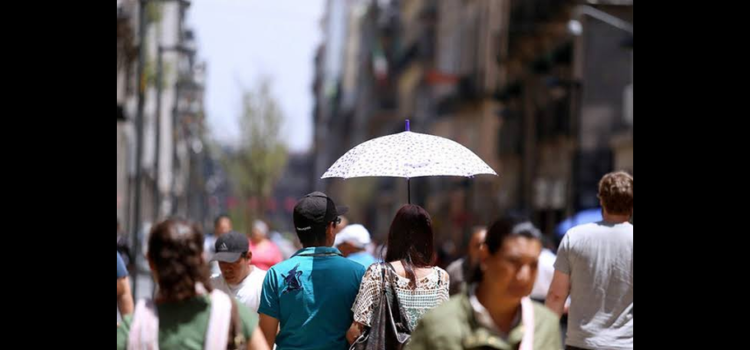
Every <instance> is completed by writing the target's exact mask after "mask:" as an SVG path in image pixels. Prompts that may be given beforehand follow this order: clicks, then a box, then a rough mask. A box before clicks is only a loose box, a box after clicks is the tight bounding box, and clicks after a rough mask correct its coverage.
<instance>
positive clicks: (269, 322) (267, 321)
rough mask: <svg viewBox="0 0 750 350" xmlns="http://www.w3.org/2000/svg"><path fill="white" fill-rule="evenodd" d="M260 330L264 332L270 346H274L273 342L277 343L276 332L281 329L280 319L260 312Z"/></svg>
mask: <svg viewBox="0 0 750 350" xmlns="http://www.w3.org/2000/svg"><path fill="white" fill-rule="evenodd" d="M260 330H261V331H262V332H263V336H264V337H265V339H266V343H268V347H269V348H272V347H273V344H274V343H276V334H277V333H278V330H279V320H277V319H275V318H273V317H271V316H268V315H266V314H260ZM253 337H254V335H253Z"/></svg>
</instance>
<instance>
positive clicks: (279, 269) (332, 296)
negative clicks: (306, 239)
mask: <svg viewBox="0 0 750 350" xmlns="http://www.w3.org/2000/svg"><path fill="white" fill-rule="evenodd" d="M364 274H365V268H364V267H363V266H362V265H361V264H358V263H356V262H354V261H352V260H349V259H346V258H344V257H343V256H341V252H339V250H338V249H336V248H332V247H309V248H303V249H300V250H299V251H297V253H295V254H294V255H292V257H291V258H289V259H288V260H286V261H282V262H280V263H278V264H276V265H274V266H272V267H271V268H270V269H269V270H268V273H267V274H266V278H265V280H264V281H263V291H262V293H261V298H260V307H259V308H258V313H261V314H265V315H268V316H271V317H273V318H276V319H277V320H279V325H280V330H279V334H278V335H277V336H276V345H277V347H278V350H285V349H295V350H301V349H306V350H317V349H320V350H323V349H326V350H327V349H340V350H346V349H348V348H349V343H348V342H347V341H346V331H347V330H348V329H349V326H351V324H352V321H353V315H352V311H351V309H352V305H353V304H354V299H355V298H356V297H357V293H358V292H359V284H360V282H362V276H363V275H364Z"/></svg>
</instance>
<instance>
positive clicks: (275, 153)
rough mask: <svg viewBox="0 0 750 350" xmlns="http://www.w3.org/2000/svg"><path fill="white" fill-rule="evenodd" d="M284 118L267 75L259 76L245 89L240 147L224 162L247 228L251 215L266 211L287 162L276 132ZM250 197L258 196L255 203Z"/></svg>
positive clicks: (240, 125) (285, 147) (286, 156)
mask: <svg viewBox="0 0 750 350" xmlns="http://www.w3.org/2000/svg"><path fill="white" fill-rule="evenodd" d="M283 120H284V116H283V114H282V111H281V109H280V108H279V104H278V102H277V100H276V99H275V97H274V96H273V95H272V94H271V83H270V81H269V80H268V79H262V80H261V81H260V82H259V83H258V85H257V86H256V87H255V88H254V89H245V91H244V92H243V96H242V115H241V116H240V120H239V127H240V137H241V141H240V145H239V149H237V150H236V152H232V153H231V154H229V155H228V156H227V157H225V161H224V163H225V168H226V169H227V173H228V174H229V176H230V177H231V178H232V182H233V184H234V186H235V189H236V190H237V191H238V192H239V193H240V194H241V197H242V198H243V201H242V205H244V208H245V210H244V220H243V221H244V223H245V225H244V226H245V229H246V230H247V229H249V228H250V227H251V225H252V221H253V219H255V218H259V217H262V216H263V215H264V214H265V209H266V201H267V199H268V198H269V197H270V196H271V192H272V191H273V187H274V185H275V184H276V182H277V181H278V179H279V178H280V176H281V172H282V171H283V169H284V167H285V166H286V161H287V158H288V152H287V146H286V144H285V143H284V142H283V140H281V137H280V133H279V131H280V128H281V124H282V122H283ZM250 198H256V199H257V200H258V206H257V207H255V208H253V207H251V206H250V205H249V204H248V203H247V200H248V199H250ZM237 226H240V225H237Z"/></svg>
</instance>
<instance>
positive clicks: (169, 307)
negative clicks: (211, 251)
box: [117, 220, 268, 350]
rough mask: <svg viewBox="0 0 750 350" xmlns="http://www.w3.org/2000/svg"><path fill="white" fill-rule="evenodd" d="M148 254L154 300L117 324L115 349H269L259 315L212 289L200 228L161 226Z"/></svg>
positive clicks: (175, 222) (181, 224)
mask: <svg viewBox="0 0 750 350" xmlns="http://www.w3.org/2000/svg"><path fill="white" fill-rule="evenodd" d="M147 256H148V262H149V265H150V266H151V271H152V272H153V275H154V279H155V280H156V281H157V284H158V292H157V294H156V297H155V299H154V300H153V301H152V300H140V301H139V302H138V305H136V308H135V312H134V313H133V315H132V316H131V315H128V316H127V317H125V318H124V319H123V322H122V324H121V325H118V327H117V349H118V350H120V349H215V350H218V349H222V350H223V349H245V348H247V349H263V350H267V349H268V346H267V344H266V342H265V341H264V339H263V335H262V333H261V332H260V330H259V329H258V327H257V325H258V316H257V314H255V313H253V312H252V311H250V310H249V309H247V307H245V306H244V305H242V303H238V302H235V301H234V300H233V299H232V298H231V297H230V296H228V295H226V294H224V293H223V292H221V291H219V290H212V288H211V285H210V283H209V278H208V265H206V262H205V260H204V258H203V234H202V233H201V232H200V230H199V229H198V227H196V226H194V225H191V224H189V223H187V222H185V221H181V220H166V221H164V222H161V223H159V224H158V225H156V226H155V227H154V228H153V229H152V230H151V235H150V236H149V240H148V253H147Z"/></svg>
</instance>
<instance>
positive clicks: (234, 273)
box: [211, 231, 253, 284]
mask: <svg viewBox="0 0 750 350" xmlns="http://www.w3.org/2000/svg"><path fill="white" fill-rule="evenodd" d="M249 245H250V242H249V241H248V239H247V236H245V235H244V234H242V233H239V232H237V231H231V232H229V233H227V234H224V235H222V236H221V237H219V238H218V239H216V243H215V244H214V248H215V251H216V254H214V256H213V258H212V259H211V261H218V262H219V269H220V270H221V275H222V276H223V277H224V280H225V281H227V283H229V284H239V283H240V282H242V280H244V279H245V277H247V275H249V274H250V269H251V267H250V259H252V256H253V253H252V252H250V251H249Z"/></svg>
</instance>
